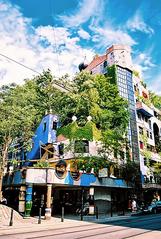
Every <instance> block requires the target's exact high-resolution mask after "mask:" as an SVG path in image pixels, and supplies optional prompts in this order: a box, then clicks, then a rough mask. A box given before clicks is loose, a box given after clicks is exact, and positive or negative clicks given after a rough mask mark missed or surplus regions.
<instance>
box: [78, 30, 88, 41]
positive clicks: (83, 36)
mask: <svg viewBox="0 0 161 239" xmlns="http://www.w3.org/2000/svg"><path fill="white" fill-rule="evenodd" d="M78 35H79V36H80V37H81V38H83V39H85V40H89V39H90V35H89V33H88V32H86V31H84V30H83V29H80V30H79V31H78Z"/></svg>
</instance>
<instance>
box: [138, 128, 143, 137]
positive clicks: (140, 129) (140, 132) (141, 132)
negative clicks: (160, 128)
mask: <svg viewBox="0 0 161 239" xmlns="http://www.w3.org/2000/svg"><path fill="white" fill-rule="evenodd" d="M139 134H142V135H143V128H142V127H140V126H139Z"/></svg>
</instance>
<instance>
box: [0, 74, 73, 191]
mask: <svg viewBox="0 0 161 239" xmlns="http://www.w3.org/2000/svg"><path fill="white" fill-rule="evenodd" d="M57 85H63V86H64V87H67V86H68V87H69V86H70V84H69V83H68V76H67V75H66V76H63V77H61V78H60V79H55V78H54V77H53V76H52V75H51V72H50V70H47V71H44V72H43V73H42V74H41V75H39V76H36V77H34V78H33V79H26V80H25V83H24V84H23V85H21V86H19V85H15V84H11V85H5V86H2V87H1V89H0V111H1V114H0V146H1V166H0V192H1V188H2V179H3V170H4V167H5V165H6V162H7V155H8V150H9V146H10V145H11V144H12V143H14V142H17V141H18V142H19V143H21V145H22V147H25V148H26V146H27V142H28V140H29V139H31V137H32V135H33V132H34V131H35V129H36V127H37V125H38V124H39V123H40V121H41V119H42V117H43V116H44V114H45V111H48V112H49V110H53V112H56V113H58V112H59V102H60V101H61V97H62V95H63V94H65V93H64V92H63V91H62V90H61V89H62V88H60V89H59V88H57ZM25 150H26V149H25ZM0 194H1V193H0ZM1 196H2V195H1Z"/></svg>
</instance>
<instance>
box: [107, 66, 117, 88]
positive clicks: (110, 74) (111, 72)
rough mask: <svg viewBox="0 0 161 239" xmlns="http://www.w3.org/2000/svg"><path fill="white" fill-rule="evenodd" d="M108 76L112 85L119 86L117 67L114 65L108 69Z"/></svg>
mask: <svg viewBox="0 0 161 239" xmlns="http://www.w3.org/2000/svg"><path fill="white" fill-rule="evenodd" d="M107 75H108V77H109V81H110V83H111V84H115V85H116V84H117V76H116V66H115V65H112V66H109V67H107Z"/></svg>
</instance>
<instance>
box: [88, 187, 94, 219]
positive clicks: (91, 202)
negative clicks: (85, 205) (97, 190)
mask: <svg viewBox="0 0 161 239" xmlns="http://www.w3.org/2000/svg"><path fill="white" fill-rule="evenodd" d="M89 214H90V215H93V214H94V188H93V187H91V188H90V189H89Z"/></svg>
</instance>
